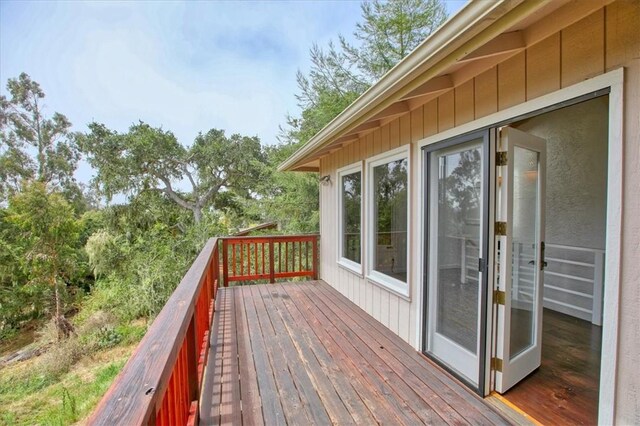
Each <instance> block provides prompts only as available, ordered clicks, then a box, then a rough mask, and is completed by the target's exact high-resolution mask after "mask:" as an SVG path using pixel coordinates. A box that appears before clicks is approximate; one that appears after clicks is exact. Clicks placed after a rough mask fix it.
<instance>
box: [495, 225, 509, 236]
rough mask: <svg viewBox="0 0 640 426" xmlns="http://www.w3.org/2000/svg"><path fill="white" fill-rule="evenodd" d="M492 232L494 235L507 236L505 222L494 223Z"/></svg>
mask: <svg viewBox="0 0 640 426" xmlns="http://www.w3.org/2000/svg"><path fill="white" fill-rule="evenodd" d="M493 230H494V232H495V234H496V235H503V236H506V235H507V222H496V224H495V226H494V227H493Z"/></svg>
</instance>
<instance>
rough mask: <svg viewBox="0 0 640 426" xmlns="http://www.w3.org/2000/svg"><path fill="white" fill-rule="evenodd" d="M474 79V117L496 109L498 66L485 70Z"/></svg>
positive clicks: (491, 112)
mask: <svg viewBox="0 0 640 426" xmlns="http://www.w3.org/2000/svg"><path fill="white" fill-rule="evenodd" d="M474 80H475V84H474V90H475V93H474V103H475V108H474V110H475V118H480V117H484V116H485V115H489V114H493V113H494V112H496V111H498V67H493V68H491V69H488V70H486V71H485V72H483V73H482V74H480V75H478V76H476V77H475V79H474Z"/></svg>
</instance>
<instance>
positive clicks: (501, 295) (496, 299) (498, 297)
mask: <svg viewBox="0 0 640 426" xmlns="http://www.w3.org/2000/svg"><path fill="white" fill-rule="evenodd" d="M506 297H507V295H506V293H505V292H504V291H500V290H494V291H493V303H495V304H496V305H504V303H505V299H506Z"/></svg>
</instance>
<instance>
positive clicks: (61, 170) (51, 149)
mask: <svg viewBox="0 0 640 426" xmlns="http://www.w3.org/2000/svg"><path fill="white" fill-rule="evenodd" d="M7 90H8V92H9V94H10V99H7V98H6V97H5V96H0V200H3V199H6V198H7V197H8V196H9V195H11V194H13V193H15V192H16V191H18V190H19V189H20V186H21V184H22V182H23V181H24V180H30V179H33V178H36V179H37V180H39V181H41V182H44V183H48V184H50V185H52V186H54V187H57V188H59V189H62V188H64V189H65V190H67V191H69V192H74V191H75V192H77V186H76V183H75V180H74V178H73V172H74V171H75V169H76V165H77V162H78V159H79V155H78V152H77V150H76V148H75V145H74V144H73V143H72V142H71V141H70V140H69V129H70V128H71V123H70V122H69V120H68V119H67V117H65V116H64V115H62V114H60V113H57V112H56V113H54V114H53V116H52V117H51V118H46V117H45V116H44V114H43V102H44V97H45V94H44V92H43V91H42V89H41V88H40V85H39V84H38V83H37V82H35V81H33V80H31V78H30V77H29V76H28V75H27V74H25V73H22V74H20V76H19V77H18V78H12V79H9V81H8V82H7ZM30 151H34V152H35V158H34V157H33V156H32V155H31V154H30Z"/></svg>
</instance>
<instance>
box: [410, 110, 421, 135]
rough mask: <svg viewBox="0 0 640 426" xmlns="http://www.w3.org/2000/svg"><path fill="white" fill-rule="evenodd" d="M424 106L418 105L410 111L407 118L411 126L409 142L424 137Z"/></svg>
mask: <svg viewBox="0 0 640 426" xmlns="http://www.w3.org/2000/svg"><path fill="white" fill-rule="evenodd" d="M423 114H424V107H422V106H421V107H419V108H416V109H414V110H413V111H411V117H410V118H409V121H410V127H411V142H417V141H419V140H420V139H422V138H423V137H424V129H423V126H422V123H423V119H424V116H423Z"/></svg>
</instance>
